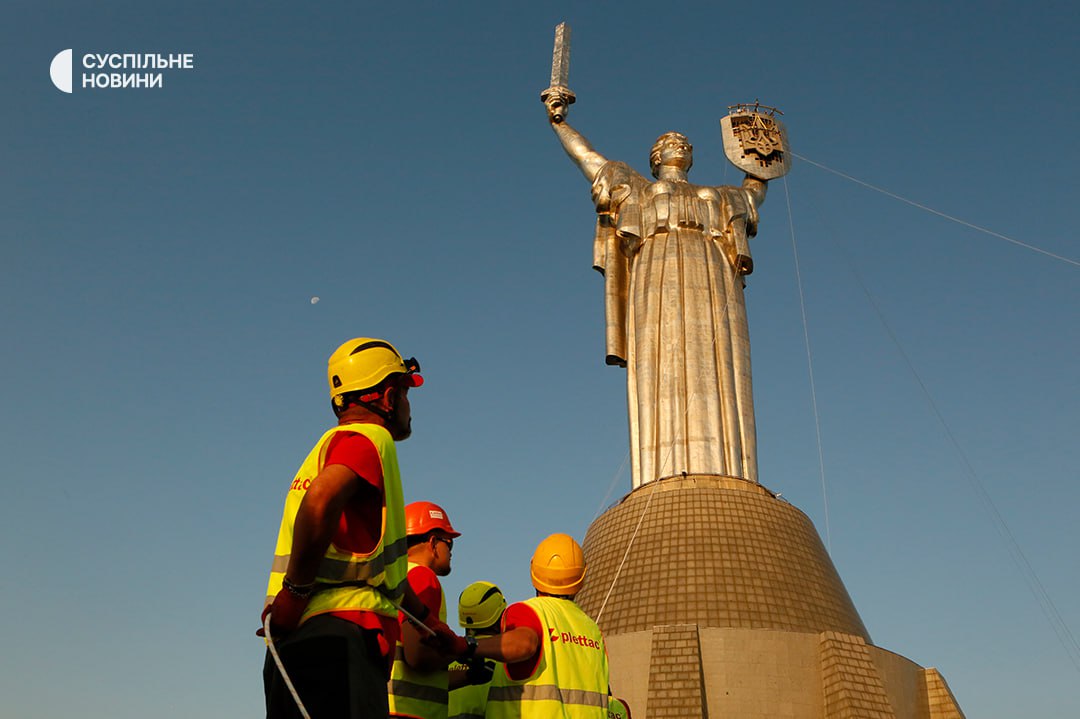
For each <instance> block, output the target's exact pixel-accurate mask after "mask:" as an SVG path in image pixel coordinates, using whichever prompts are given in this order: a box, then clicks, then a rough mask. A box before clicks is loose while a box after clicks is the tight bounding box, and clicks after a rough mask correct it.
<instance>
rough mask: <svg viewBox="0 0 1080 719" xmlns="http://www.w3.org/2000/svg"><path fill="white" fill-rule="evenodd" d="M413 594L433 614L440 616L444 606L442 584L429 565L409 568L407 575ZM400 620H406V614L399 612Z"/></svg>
mask: <svg viewBox="0 0 1080 719" xmlns="http://www.w3.org/2000/svg"><path fill="white" fill-rule="evenodd" d="M407 579H408V582H409V586H410V587H412V590H413V594H415V595H416V596H417V598H418V599H419V600H420V601H421V602H423V603H424V606H425V607H427V608H428V611H429V612H431V615H432V616H435V617H437V616H439V610H440V609H441V608H442V584H440V583H439V577H438V576H437V575H436V574H435V572H433V571H432V570H431V569H430V568H428V567H423V566H418V567H413V568H412V569H410V570H409V575H408V577H407ZM398 621H400V622H405V615H404V614H400V613H399V614H398Z"/></svg>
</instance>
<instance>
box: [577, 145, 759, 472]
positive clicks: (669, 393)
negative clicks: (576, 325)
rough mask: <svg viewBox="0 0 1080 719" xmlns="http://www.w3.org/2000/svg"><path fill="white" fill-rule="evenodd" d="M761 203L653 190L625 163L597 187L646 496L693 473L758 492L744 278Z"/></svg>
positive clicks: (600, 245) (617, 344)
mask: <svg viewBox="0 0 1080 719" xmlns="http://www.w3.org/2000/svg"><path fill="white" fill-rule="evenodd" d="M754 199H755V195H754V194H753V193H751V192H748V191H747V190H745V189H743V188H738V187H705V186H697V185H692V184H689V183H686V182H671V181H656V182H649V181H648V180H646V179H645V178H644V177H642V176H641V175H640V174H638V173H637V172H635V171H634V170H632V169H631V168H630V167H629V166H628V165H626V164H625V163H621V162H608V163H606V164H605V165H604V166H603V167H602V168H601V170H600V172H599V173H598V175H597V177H596V180H595V181H594V183H593V201H594V202H595V204H596V209H597V228H596V237H595V244H594V266H595V267H596V269H598V270H599V271H600V272H602V273H603V274H604V278H605V293H604V294H605V310H606V325H607V327H606V334H607V362H608V364H615V365H621V366H625V367H626V368H627V403H628V410H629V419H630V457H631V476H632V484H633V487H635V488H636V487H639V486H641V485H642V484H645V483H647V482H651V481H653V480H656V479H661V478H664V477H670V476H675V475H681V474H683V473H686V474H715V475H728V476H735V477H741V478H743V479H747V480H750V481H753V482H756V481H757V436H756V431H755V427H754V406H753V391H752V388H751V373H750V337H749V330H748V326H747V321H746V304H745V301H744V298H743V287H744V284H745V282H744V280H743V277H742V275H744V274H747V273H749V271H750V270H751V268H752V264H751V261H750V253H749V250H748V246H747V237H748V236H749V237H752V236H753V235H754V234H755V233H756V229H757V208H756V206H755V202H754Z"/></svg>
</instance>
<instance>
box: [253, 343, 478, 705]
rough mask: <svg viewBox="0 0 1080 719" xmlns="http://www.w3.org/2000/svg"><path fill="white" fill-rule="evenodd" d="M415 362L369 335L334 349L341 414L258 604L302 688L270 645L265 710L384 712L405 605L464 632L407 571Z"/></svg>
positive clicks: (316, 457) (285, 527) (331, 366)
mask: <svg viewBox="0 0 1080 719" xmlns="http://www.w3.org/2000/svg"><path fill="white" fill-rule="evenodd" d="M419 369H420V365H419V363H417V361H416V360H415V359H403V358H402V356H401V354H400V353H399V352H398V351H397V350H396V349H395V348H394V347H393V346H392V345H391V344H390V343H388V342H385V341H383V340H378V339H372V338H368V337H359V338H356V339H353V340H349V341H348V342H346V343H345V344H343V345H341V347H339V348H338V349H337V350H336V351H335V352H334V353H333V354H332V355H331V356H330V360H329V363H328V373H327V376H328V381H329V384H330V397H331V407H332V409H333V411H334V414H335V415H336V417H337V425H336V426H335V427H333V428H331V429H330V430H328V431H327V432H326V433H325V434H323V436H322V437H321V438H320V439H319V441H318V442H317V443H316V444H315V447H314V448H313V449H312V450H311V452H310V453H309V454H308V456H307V458H306V459H305V460H304V462H303V464H301V466H300V469H299V471H297V473H296V475H295V477H294V478H293V480H292V482H291V484H290V486H289V488H288V493H287V495H286V499H285V510H284V512H283V514H282V519H281V526H280V529H279V531H278V539H277V546H276V549H275V552H274V561H273V564H272V566H271V570H270V581H269V584H268V586H267V591H266V603H265V608H264V609H263V620H264V624H266V623H267V622H268V626H269V628H270V636H269V637H267V641H268V643H269V642H271V641H272V642H273V646H274V648H275V649H276V650H277V652H278V654H279V656H280V658H281V661H282V664H283V665H284V667H285V670H286V672H287V674H288V676H289V678H290V679H291V680H292V683H293V685H294V687H295V690H296V696H295V697H294V695H293V693H292V692H290V691H289V688H288V686H287V684H288V683H287V682H286V681H285V678H284V677H283V675H282V673H281V671H280V670H279V669H278V667H277V665H276V664H275V662H274V661H273V659H272V657H271V655H270V652H268V653H267V657H266V661H265V663H264V667H263V686H264V691H265V694H266V715H267V717H268V719H278V718H279V717H280V718H285V717H288V718H289V719H293V718H294V717H299V716H301V712H300V710H299V703H302V704H303V705H304V706H305V707H306V709H307V711H308V712H310V714H311V715H312V716H314V717H339V718H346V717H348V718H352V717H364V718H365V719H368V718H370V717H386V716H387V715H388V706H387V698H386V681H387V679H388V677H389V674H390V664H391V661H392V659H393V654H392V650H393V647H394V646H395V644H396V643H397V640H398V636H399V634H400V624H399V622H398V607H399V606H402V607H404V608H405V609H406V610H408V611H409V612H411V613H412V614H413V615H415V616H416V617H417V618H418V619H419V620H420V621H423V622H424V623H425V624H427V625H429V626H430V627H432V628H433V630H434V631H435V632H436V634H437V636H441V637H443V638H444V641H445V640H446V639H448V638H454V639H457V638H456V637H455V635H454V634H453V632H451V631H450V630H449V628H448V627H446V625H445V623H443V622H441V621H440V620H439V619H438V616H437V614H433V613H430V612H428V611H427V610H426V608H425V606H424V604H423V603H422V602H421V601H420V599H419V598H418V597H417V596H416V595H415V593H414V592H413V591H412V590H411V589H410V587H409V585H408V583H407V582H406V581H405V577H406V540H405V511H404V510H405V504H404V501H403V499H402V490H401V475H400V473H399V470H398V462H397V450H396V447H395V444H394V443H395V442H400V441H401V440H404V439H406V438H407V437H409V435H410V434H411V433H412V414H411V406H410V404H409V396H408V393H409V389H411V388H414V387H419V386H421V385H422V384H423V382H424V379H423V377H421V376H420V374H419ZM259 633H260V635H261V634H262V633H263V630H261V629H260V630H259ZM459 646H460V645H459ZM296 697H299V699H297V698H296Z"/></svg>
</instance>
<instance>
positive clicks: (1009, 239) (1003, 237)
mask: <svg viewBox="0 0 1080 719" xmlns="http://www.w3.org/2000/svg"><path fill="white" fill-rule="evenodd" d="M791 154H792V156H793V157H797V158H799V159H800V160H802V161H803V162H808V163H810V164H811V165H813V166H814V167H819V168H821V169H822V170H825V171H826V172H831V173H833V174H834V175H838V176H840V177H843V178H844V179H845V180H850V181H852V182H854V183H855V184H857V185H862V186H863V187H866V188H869V189H871V190H873V191H874V192H880V193H881V194H883V195H887V196H888V197H891V198H893V199H894V200H900V201H901V202H906V203H907V204H909V205H911V206H912V207H917V208H919V209H920V210H924V211H926V212H929V213H930V214H932V215H937V216H938V217H943V218H945V219H946V220H949V221H950V222H955V223H957V224H959V225H963V226H964V227H970V228H971V229H973V230H978V231H979V232H983V233H985V234H987V235H990V236H991V237H997V238H998V239H1000V240H1005V241H1006V242H1011V243H1013V244H1014V245H1018V246H1020V247H1023V248H1025V249H1028V250H1031V251H1032V252H1038V253H1039V254H1041V255H1046V256H1047V257H1050V258H1052V259H1055V260H1059V261H1061V262H1065V263H1067V264H1070V265H1075V266H1076V267H1080V262H1078V261H1076V260H1073V259H1070V258H1068V257H1062V256H1061V255H1056V254H1054V253H1053V252H1050V251H1049V250H1044V249H1042V248H1041V247H1036V246H1035V245H1032V244H1028V243H1027V242H1021V241H1020V240H1017V239H1015V238H1013V237H1009V236H1008V235H1003V234H1001V233H1000V232H994V231H993V230H991V229H988V228H986V227H982V226H980V225H975V224H972V223H970V222H967V221H966V220H961V219H960V218H959V217H953V216H952V215H947V214H945V213H944V212H941V211H940V210H935V209H934V208H932V207H927V206H926V205H923V204H920V203H918V202H915V201H914V200H909V199H908V198H906V197H902V196H900V195H898V194H896V193H895V192H889V191H888V190H885V189H883V188H881V187H878V186H876V185H871V184H870V183H869V182H864V181H863V180H860V179H858V178H856V177H852V176H851V175H848V174H846V173H843V172H840V170H834V169H833V168H831V167H826V166H825V165H823V164H821V163H820V162H814V161H813V160H811V159H810V158H809V157H803V156H802V155H800V154H798V153H795V152H793V153H791Z"/></svg>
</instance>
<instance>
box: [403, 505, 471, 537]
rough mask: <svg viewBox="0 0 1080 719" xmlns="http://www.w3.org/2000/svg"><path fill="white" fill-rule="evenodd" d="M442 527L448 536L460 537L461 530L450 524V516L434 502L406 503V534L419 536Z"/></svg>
mask: <svg viewBox="0 0 1080 719" xmlns="http://www.w3.org/2000/svg"><path fill="white" fill-rule="evenodd" d="M436 529H441V530H442V531H443V532H444V533H445V534H446V535H447V536H450V537H460V536H461V532H458V531H456V530H455V529H454V527H453V525H451V524H450V517H448V516H447V515H446V510H444V509H443V508H442V507H440V506H439V505H437V504H435V503H434V502H413V503H411V504H407V505H405V535H406V536H408V537H418V536H420V535H422V534H427V533H428V532H431V531H434V530H436Z"/></svg>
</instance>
